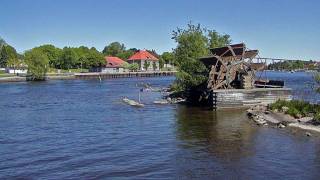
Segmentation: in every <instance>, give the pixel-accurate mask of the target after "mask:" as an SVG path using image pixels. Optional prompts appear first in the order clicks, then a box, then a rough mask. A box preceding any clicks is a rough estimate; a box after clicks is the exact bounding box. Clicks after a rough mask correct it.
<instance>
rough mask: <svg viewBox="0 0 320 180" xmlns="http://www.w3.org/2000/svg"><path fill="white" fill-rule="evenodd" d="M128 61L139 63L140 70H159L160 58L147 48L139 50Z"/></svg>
mask: <svg viewBox="0 0 320 180" xmlns="http://www.w3.org/2000/svg"><path fill="white" fill-rule="evenodd" d="M127 62H128V63H129V64H132V63H137V64H138V65H139V70H140V71H159V59H158V58H156V57H155V56H154V55H152V54H151V53H149V52H148V51H146V50H139V51H138V52H136V53H135V54H134V55H132V56H131V57H130V58H129V59H128V61H127Z"/></svg>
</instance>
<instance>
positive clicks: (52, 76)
mask: <svg viewBox="0 0 320 180" xmlns="http://www.w3.org/2000/svg"><path fill="white" fill-rule="evenodd" d="M175 74H176V71H145V72H124V73H100V72H87V73H60V74H59V73H48V74H47V76H46V80H70V79H71V80H72V79H105V78H130V77H159V76H174V75H175ZM25 81H27V78H26V77H25V76H9V77H0V83H1V82H25Z"/></svg>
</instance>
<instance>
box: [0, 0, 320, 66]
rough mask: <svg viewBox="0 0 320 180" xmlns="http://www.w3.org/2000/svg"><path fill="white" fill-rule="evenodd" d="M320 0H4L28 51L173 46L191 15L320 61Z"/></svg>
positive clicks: (3, 9) (255, 45)
mask: <svg viewBox="0 0 320 180" xmlns="http://www.w3.org/2000/svg"><path fill="white" fill-rule="evenodd" d="M319 9H320V1H318V0H308V1H303V0H218V1H216V0H201V1H200V0H157V1H156V0H137V1H135V0H112V1H111V0H110V1H107V0H1V3H0V36H1V37H2V38H4V39H5V40H6V41H7V42H8V43H9V44H11V45H13V46H14V47H16V49H17V50H18V51H19V52H23V51H25V50H27V49H31V48H32V47H35V46H39V45H41V44H48V43H50V44H54V45H56V46H58V47H64V46H80V45H86V46H94V47H96V48H97V49H99V50H102V48H103V47H104V46H105V45H106V44H108V43H110V42H113V41H120V42H122V43H125V45H126V47H128V48H130V47H136V48H140V49H143V48H146V49H155V50H156V51H158V52H160V53H161V52H163V51H170V50H171V49H172V48H174V47H175V43H174V41H173V40H172V39H171V32H172V30H174V29H176V28H177V27H184V26H185V25H186V24H187V23H188V22H189V21H192V22H194V23H201V24H202V25H204V26H206V27H208V28H209V29H215V30H217V31H218V32H221V33H227V34H230V35H231V37H232V39H233V42H234V43H239V42H245V43H246V44H247V46H248V47H249V48H251V49H259V50H260V56H261V57H277V58H291V59H305V60H309V59H314V60H320V47H319V44H320V36H319V34H320V23H319V22H320V11H319Z"/></svg>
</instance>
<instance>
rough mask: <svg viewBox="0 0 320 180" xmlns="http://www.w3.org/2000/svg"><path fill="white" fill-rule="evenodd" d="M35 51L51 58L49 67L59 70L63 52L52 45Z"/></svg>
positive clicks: (46, 45) (40, 47) (43, 46)
mask: <svg viewBox="0 0 320 180" xmlns="http://www.w3.org/2000/svg"><path fill="white" fill-rule="evenodd" d="M34 49H38V50H40V51H42V53H44V54H45V55H47V57H48V58H49V65H50V67H52V68H59V65H60V64H59V59H60V58H61V55H62V50H61V49H60V48H57V47H55V46H53V45H51V44H45V45H42V46H39V47H36V48H34Z"/></svg>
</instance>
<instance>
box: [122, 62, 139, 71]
mask: <svg viewBox="0 0 320 180" xmlns="http://www.w3.org/2000/svg"><path fill="white" fill-rule="evenodd" d="M124 68H126V69H129V70H130V71H137V70H138V69H139V64H137V63H132V64H128V63H126V64H125V65H124Z"/></svg>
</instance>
